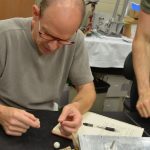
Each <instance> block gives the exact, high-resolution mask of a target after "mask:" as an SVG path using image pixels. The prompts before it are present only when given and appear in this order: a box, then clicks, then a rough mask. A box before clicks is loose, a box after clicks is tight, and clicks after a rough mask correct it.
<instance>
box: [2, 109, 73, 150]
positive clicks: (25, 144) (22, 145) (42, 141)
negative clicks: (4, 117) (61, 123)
mask: <svg viewBox="0 0 150 150" xmlns="http://www.w3.org/2000/svg"><path fill="white" fill-rule="evenodd" d="M32 113H33V114H35V116H36V117H38V118H40V121H41V128H40V129H34V128H31V129H29V130H28V131H27V133H26V134H24V135H23V136H21V137H11V136H7V135H5V133H4V131H3V130H2V128H0V150H53V149H54V148H53V144H54V142H56V141H58V142H60V145H61V147H60V148H64V147H67V146H68V145H70V146H72V141H71V140H68V139H64V138H61V137H58V136H55V135H53V134H51V130H52V128H53V127H54V126H55V125H56V124H57V119H58V116H59V112H52V111H33V112H32Z"/></svg>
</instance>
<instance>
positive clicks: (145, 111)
mask: <svg viewBox="0 0 150 150" xmlns="http://www.w3.org/2000/svg"><path fill="white" fill-rule="evenodd" d="M136 108H137V110H138V112H139V114H140V115H141V117H144V118H149V117H150V91H148V92H145V93H144V94H142V95H140V96H139V99H138V101H137V104H136Z"/></svg>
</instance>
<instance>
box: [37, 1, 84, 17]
mask: <svg viewBox="0 0 150 150" xmlns="http://www.w3.org/2000/svg"><path fill="white" fill-rule="evenodd" d="M56 5H57V6H68V7H76V8H78V9H79V11H80V13H81V16H82V18H83V17H84V14H85V4H84V0H63V1H62V0H41V2H40V3H39V8H40V14H41V16H42V15H43V13H44V11H45V10H46V8H47V7H49V6H56Z"/></svg>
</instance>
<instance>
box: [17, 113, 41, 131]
mask: <svg viewBox="0 0 150 150" xmlns="http://www.w3.org/2000/svg"><path fill="white" fill-rule="evenodd" d="M22 112H23V113H19V114H16V115H17V116H16V118H17V119H16V120H18V121H19V122H21V123H23V124H25V125H26V126H30V127H33V128H39V127H40V121H39V119H38V118H36V117H35V116H34V115H32V114H30V113H28V112H25V111H22Z"/></svg>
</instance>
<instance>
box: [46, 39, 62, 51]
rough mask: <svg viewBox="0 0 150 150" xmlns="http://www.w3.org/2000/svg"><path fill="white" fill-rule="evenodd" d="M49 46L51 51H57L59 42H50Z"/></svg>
mask: <svg viewBox="0 0 150 150" xmlns="http://www.w3.org/2000/svg"><path fill="white" fill-rule="evenodd" d="M48 46H49V48H50V50H51V51H55V50H56V49H58V48H59V42H58V41H57V40H54V41H50V42H49V43H48Z"/></svg>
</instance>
